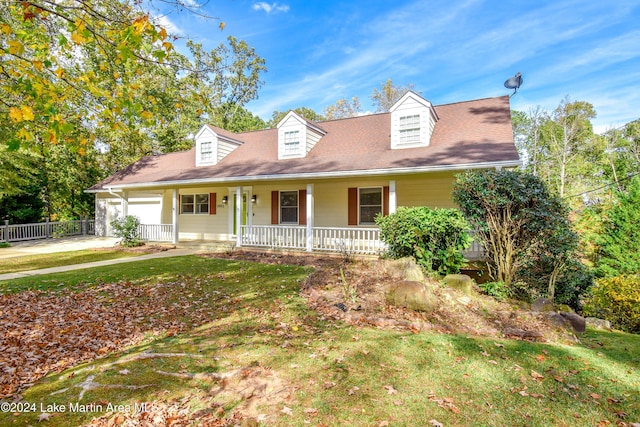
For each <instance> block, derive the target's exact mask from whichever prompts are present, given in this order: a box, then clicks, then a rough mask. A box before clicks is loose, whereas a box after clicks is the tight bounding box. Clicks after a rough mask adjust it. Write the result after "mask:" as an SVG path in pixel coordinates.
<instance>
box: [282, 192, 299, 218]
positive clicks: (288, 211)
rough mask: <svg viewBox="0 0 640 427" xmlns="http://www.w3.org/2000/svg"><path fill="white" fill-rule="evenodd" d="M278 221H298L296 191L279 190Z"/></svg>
mask: <svg viewBox="0 0 640 427" xmlns="http://www.w3.org/2000/svg"><path fill="white" fill-rule="evenodd" d="M280 222H281V223H283V224H284V223H289V224H297V223H298V192H297V191H281V192H280Z"/></svg>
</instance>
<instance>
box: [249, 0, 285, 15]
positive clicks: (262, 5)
mask: <svg viewBox="0 0 640 427" xmlns="http://www.w3.org/2000/svg"><path fill="white" fill-rule="evenodd" d="M253 10H264V11H265V12H267V13H271V12H285V13H286V12H288V11H289V5H287V4H278V3H271V4H269V3H267V2H264V1H261V2H258V3H254V4H253Z"/></svg>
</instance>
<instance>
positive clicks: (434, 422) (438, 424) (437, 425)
mask: <svg viewBox="0 0 640 427" xmlns="http://www.w3.org/2000/svg"><path fill="white" fill-rule="evenodd" d="M429 424H431V425H432V426H433V427H444V426H443V424H442V423H441V422H439V421H438V420H429Z"/></svg>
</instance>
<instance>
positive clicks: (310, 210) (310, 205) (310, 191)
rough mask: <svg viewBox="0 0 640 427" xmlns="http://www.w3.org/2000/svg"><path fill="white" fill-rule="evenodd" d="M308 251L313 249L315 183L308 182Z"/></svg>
mask: <svg viewBox="0 0 640 427" xmlns="http://www.w3.org/2000/svg"><path fill="white" fill-rule="evenodd" d="M305 203H306V204H307V252H312V251H313V218H314V215H313V184H307V200H306V201H305Z"/></svg>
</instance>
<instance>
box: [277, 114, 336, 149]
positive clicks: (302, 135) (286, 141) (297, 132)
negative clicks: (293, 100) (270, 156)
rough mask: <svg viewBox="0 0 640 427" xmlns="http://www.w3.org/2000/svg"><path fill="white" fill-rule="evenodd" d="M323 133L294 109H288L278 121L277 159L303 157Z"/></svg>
mask: <svg viewBox="0 0 640 427" xmlns="http://www.w3.org/2000/svg"><path fill="white" fill-rule="evenodd" d="M325 133H326V132H325V131H324V130H323V129H321V128H320V127H318V126H317V125H316V124H314V123H312V122H310V121H308V120H307V119H305V118H304V117H302V116H300V115H298V114H297V113H296V112H295V111H289V113H287V115H286V116H284V118H283V119H282V120H280V122H279V123H278V160H282V159H299V158H302V157H305V156H306V155H307V153H308V152H309V151H311V150H312V149H313V147H314V146H315V145H316V143H317V142H318V141H319V140H320V138H322V137H323V136H324V135H325Z"/></svg>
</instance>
